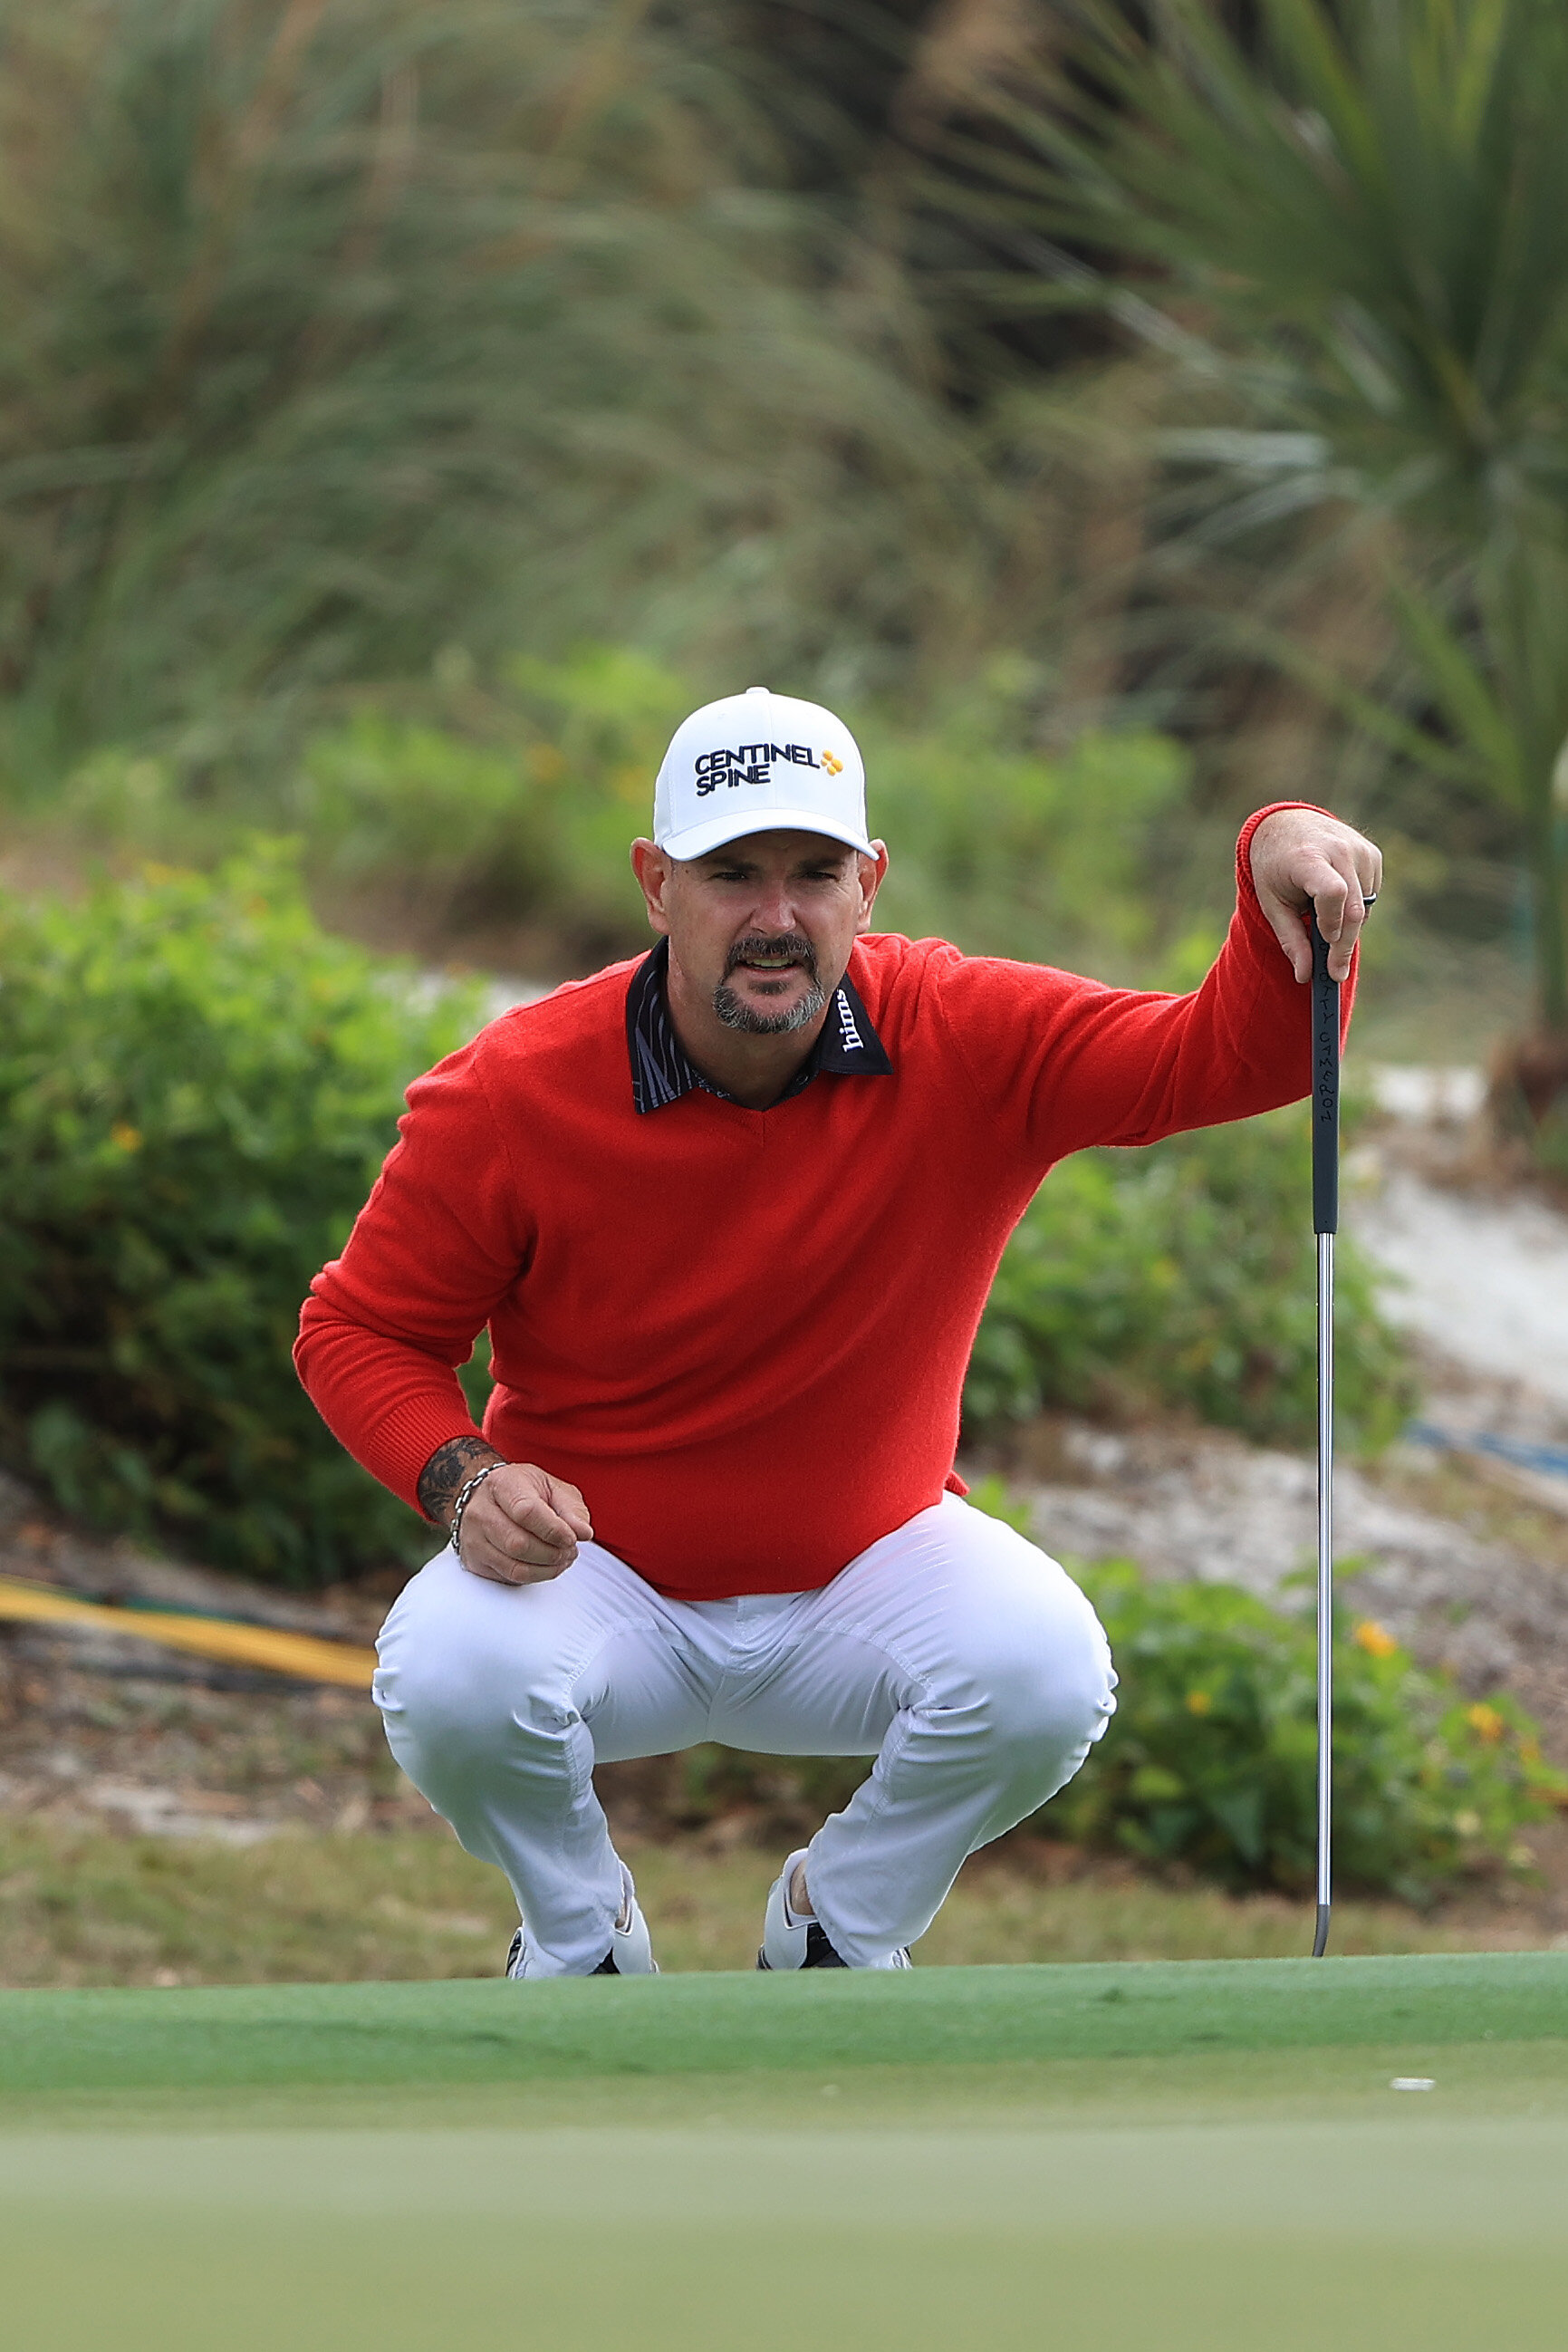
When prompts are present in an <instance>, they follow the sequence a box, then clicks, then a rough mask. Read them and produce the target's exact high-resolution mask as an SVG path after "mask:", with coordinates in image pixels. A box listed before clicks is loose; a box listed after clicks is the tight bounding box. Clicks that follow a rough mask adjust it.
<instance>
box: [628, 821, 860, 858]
mask: <svg viewBox="0 0 1568 2352" xmlns="http://www.w3.org/2000/svg"><path fill="white" fill-rule="evenodd" d="M752 833H820V834H821V835H823V836H824V838H825V839H827V840H829V841H841V842H842V843H843V844H844V845H845V847H846V848H848V849H858V850H859V851H860V853H861V855H862V857H874V856H876V852H875V850H874V849H873V847H872V845H871V844H870V842H869V841H868V840H867V839H866V837H865V835H864V834H863V833H856V831H855V830H854V827H853V826H852V825H848V824H835V822H834V820H833V819H832V818H831V816H824V815H823V814H821V811H820V810H819V809H751V810H749V811H742V810H740V809H736V810H733V811H732V812H730V813H729V814H727V815H725V816H710V817H708V818H707V819H706V821H705V822H704V823H703V824H688V825H687V826H686V827H685V831H684V832H682V833H672V834H671V835H670V836H669V838H668V840H666V841H661V842H660V844H659V847H660V848H661V849H662V850H663V851H664V854H665V856H667V857H676V858H688V857H706V856H707V854H708V852H709V850H710V849H722V848H723V847H724V845H725V844H726V842H729V841H744V840H745V839H746V837H747V835H748V834H752Z"/></svg>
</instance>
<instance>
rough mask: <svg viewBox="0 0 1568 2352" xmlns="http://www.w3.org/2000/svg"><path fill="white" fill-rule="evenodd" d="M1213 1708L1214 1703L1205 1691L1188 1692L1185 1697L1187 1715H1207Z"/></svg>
mask: <svg viewBox="0 0 1568 2352" xmlns="http://www.w3.org/2000/svg"><path fill="white" fill-rule="evenodd" d="M1213 1706H1214V1701H1213V1700H1212V1699H1211V1698H1210V1697H1209V1696H1208V1693H1207V1691H1202V1690H1197V1691H1188V1693H1187V1695H1186V1711H1187V1713H1188V1714H1189V1715H1207V1714H1208V1713H1209V1712H1210V1711H1211V1709H1212V1707H1213Z"/></svg>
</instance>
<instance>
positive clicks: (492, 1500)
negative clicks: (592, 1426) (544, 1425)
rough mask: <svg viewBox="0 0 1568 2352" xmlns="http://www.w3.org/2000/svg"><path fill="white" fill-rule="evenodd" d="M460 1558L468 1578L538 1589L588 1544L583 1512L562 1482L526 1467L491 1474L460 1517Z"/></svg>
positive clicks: (581, 1504) (575, 1492)
mask: <svg viewBox="0 0 1568 2352" xmlns="http://www.w3.org/2000/svg"><path fill="white" fill-rule="evenodd" d="M462 1533H463V1549H462V1551H461V1553H460V1554H459V1557H460V1559H461V1560H462V1562H463V1565H464V1567H465V1569H466V1570H468V1573H469V1575H470V1576H483V1577H487V1578H488V1579H489V1580H490V1582H491V1583H492V1584H543V1583H546V1582H548V1580H549V1578H551V1577H552V1576H559V1574H560V1572H561V1570H562V1569H564V1568H570V1566H571V1563H572V1561H573V1560H574V1559H576V1558H577V1547H578V1545H579V1544H580V1543H588V1542H590V1541H591V1538H592V1535H593V1523H592V1521H591V1519H590V1517H589V1516H588V1506H587V1504H586V1503H585V1502H584V1501H583V1499H582V1496H580V1494H579V1493H578V1490H577V1488H576V1487H575V1486H571V1485H570V1484H569V1482H568V1481H567V1480H566V1479H565V1478H552V1477H551V1476H550V1475H549V1471H548V1470H540V1469H538V1467H537V1466H536V1465H534V1464H533V1463H531V1462H507V1463H506V1464H504V1465H503V1466H502V1467H501V1468H500V1469H499V1470H493V1471H492V1472H491V1474H490V1475H489V1476H488V1477H487V1478H486V1481H485V1483H484V1485H483V1486H480V1487H478V1488H476V1491H475V1493H474V1494H473V1495H472V1496H470V1497H469V1500H468V1502H467V1504H466V1506H465V1509H464V1513H463V1530H462Z"/></svg>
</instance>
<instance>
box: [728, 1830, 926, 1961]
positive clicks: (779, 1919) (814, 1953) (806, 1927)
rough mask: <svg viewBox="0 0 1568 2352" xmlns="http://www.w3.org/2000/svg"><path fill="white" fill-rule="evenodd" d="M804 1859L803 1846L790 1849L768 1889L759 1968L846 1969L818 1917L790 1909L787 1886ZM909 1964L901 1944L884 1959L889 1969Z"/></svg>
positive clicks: (790, 1883)
mask: <svg viewBox="0 0 1568 2352" xmlns="http://www.w3.org/2000/svg"><path fill="white" fill-rule="evenodd" d="M805 1859H806V1848H805V1847H804V1846H801V1848H800V1851H799V1853H792V1854H791V1855H790V1856H789V1861H788V1862H787V1863H786V1864H785V1865H784V1867H783V1869H782V1870H781V1871H780V1872H779V1875H778V1877H777V1878H776V1879H775V1880H774V1882H773V1884H772V1885H771V1886H770V1887H769V1889H768V1909H767V1913H766V1915H765V1916H764V1918H763V1923H762V1944H761V1948H760V1949H759V1950H758V1955H757V1965H758V1968H759V1969H847V1968H848V1967H849V1962H848V1960H846V1959H842V1958H841V1957H840V1956H839V1954H838V1953H837V1952H835V1951H834V1949H833V1948H832V1946H831V1943H830V1942H829V1941H828V1935H827V1930H826V1928H824V1927H823V1926H822V1924H821V1920H819V1919H802V1918H801V1917H800V1914H799V1913H798V1912H796V1911H793V1910H791V1908H790V1906H789V1889H790V1887H791V1886H792V1885H794V1882H795V1872H796V1869H797V1867H798V1865H799V1864H801V1863H802V1862H804V1861H805ZM910 1965H911V1963H910V1958H909V1954H908V1952H907V1951H905V1950H904V1947H903V1946H902V1945H901V1946H900V1947H899V1948H898V1950H897V1951H896V1952H894V1955H893V1958H891V1959H890V1960H889V1961H888V1962H887V1966H888V1967H889V1968H890V1969H906V1968H908V1967H909V1966H910Z"/></svg>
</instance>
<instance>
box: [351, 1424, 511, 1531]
mask: <svg viewBox="0 0 1568 2352" xmlns="http://www.w3.org/2000/svg"><path fill="white" fill-rule="evenodd" d="M482 1435H483V1433H482V1432H481V1431H479V1430H477V1429H476V1428H475V1426H474V1423H473V1422H472V1421H471V1420H470V1419H469V1418H468V1416H467V1415H466V1414H461V1415H460V1414H459V1413H457V1412H455V1411H454V1410H453V1409H452V1407H451V1406H449V1405H447V1404H445V1403H444V1402H442V1401H440V1400H438V1399H436V1398H434V1397H412V1398H411V1399H410V1400H409V1402H407V1403H406V1404H400V1405H398V1406H397V1407H396V1408H395V1409H394V1410H393V1411H392V1412H389V1413H388V1415H387V1417H386V1419H385V1420H384V1421H383V1422H382V1423H381V1425H380V1427H379V1428H378V1429H377V1431H376V1433H375V1435H374V1436H373V1437H372V1438H371V1439H370V1440H369V1442H368V1443H367V1444H366V1445H365V1448H364V1451H363V1453H362V1454H361V1456H360V1458H361V1461H362V1462H363V1463H364V1465H365V1467H366V1469H367V1470H369V1471H370V1472H371V1475H372V1476H374V1477H377V1478H379V1479H380V1480H381V1482H382V1486H390V1487H391V1488H392V1493H393V1494H394V1495H397V1496H401V1497H402V1500H403V1501H404V1502H405V1503H409V1504H412V1506H413V1508H414V1509H415V1510H416V1511H418V1512H419V1514H420V1517H422V1518H423V1516H424V1513H423V1507H422V1506H421V1503H420V1499H419V1482H420V1479H421V1477H422V1476H423V1472H424V1467H425V1465H426V1463H427V1462H428V1461H429V1460H430V1457H431V1455H432V1454H434V1452H435V1451H436V1449H437V1447H439V1446H442V1445H447V1444H450V1443H451V1441H452V1440H453V1438H455V1437H481V1436H482Z"/></svg>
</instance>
